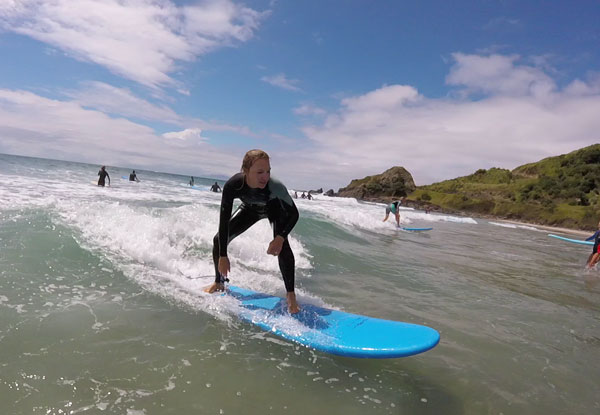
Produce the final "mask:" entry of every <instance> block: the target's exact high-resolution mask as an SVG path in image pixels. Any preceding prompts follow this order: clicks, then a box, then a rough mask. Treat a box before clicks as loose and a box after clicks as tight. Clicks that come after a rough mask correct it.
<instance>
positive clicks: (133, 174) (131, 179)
mask: <svg viewBox="0 0 600 415" xmlns="http://www.w3.org/2000/svg"><path fill="white" fill-rule="evenodd" d="M129 181H130V182H139V181H140V179H138V177H137V174H135V170H134V171H132V172H131V174H130V175H129Z"/></svg>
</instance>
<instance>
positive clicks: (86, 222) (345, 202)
mask: <svg viewBox="0 0 600 415" xmlns="http://www.w3.org/2000/svg"><path fill="white" fill-rule="evenodd" d="M98 168H99V166H95V165H88V164H80V163H72V162H64V161H55V160H44V159H35V158H25V157H17V156H7V155H0V413H2V414H127V415H143V414H148V415H150V414H250V415H252V414H268V413H272V414H299V415H300V414H302V415H306V414H357V415H358V414H483V413H485V414H538V413H552V414H563V413H579V414H587V413H598V412H600V396H599V394H598V384H600V359H599V358H598V357H599V356H600V321H599V320H600V318H599V317H600V285H599V284H598V282H600V277H599V274H598V272H597V271H592V272H586V271H584V270H583V267H584V264H585V260H586V258H587V256H588V255H589V253H590V252H591V249H590V247H585V246H579V245H575V244H568V243H566V242H562V241H558V240H553V239H551V238H548V237H547V232H546V231H544V230H542V229H540V228H538V227H535V226H526V225H513V224H506V223H503V222H498V221H491V222H488V221H486V220H482V219H474V218H468V217H457V216H451V215H442V214H434V213H431V214H426V213H424V212H420V211H416V210H410V209H402V210H401V217H402V224H403V225H405V226H415V227H429V226H431V227H433V228H434V229H433V230H432V231H430V232H423V233H411V232H403V231H399V230H397V229H396V227H395V223H394V218H393V217H390V219H389V220H388V221H387V222H383V220H382V219H383V217H384V215H385V206H384V205H380V204H374V203H360V202H357V201H356V200H354V199H347V198H329V197H326V196H320V195H318V196H316V197H315V199H314V200H310V201H309V200H303V199H298V200H296V204H297V206H298V209H299V211H300V219H299V221H298V224H297V225H296V227H295V228H294V230H293V232H292V234H291V235H290V244H291V246H292V249H293V251H294V254H295V257H296V286H297V295H298V297H299V299H300V301H301V302H310V303H314V304H318V305H322V306H326V307H332V308H336V309H340V310H344V311H347V312H351V313H356V314H364V315H368V316H373V317H378V318H384V319H391V320H399V321H406V322H411V323H417V324H424V325H427V326H430V327H433V328H435V329H436V330H438V331H439V332H440V334H441V342H440V344H439V345H438V346H437V347H436V348H434V349H433V350H430V351H428V352H426V353H423V354H421V355H417V356H412V357H407V358H402V359H383V360H372V359H355V358H344V357H338V356H333V355H328V354H325V353H322V352H317V351H314V350H311V349H308V348H305V347H303V346H300V345H297V344H294V343H290V342H287V341H284V340H283V339H281V338H278V337H276V336H274V335H272V334H270V333H266V332H263V331H261V330H260V329H258V328H257V327H255V326H253V325H250V324H248V323H245V322H243V321H241V320H240V319H238V318H237V317H236V312H237V309H236V307H237V304H236V303H235V301H233V300H232V299H231V298H227V297H222V296H220V295H208V294H204V293H203V292H202V288H203V287H205V286H207V285H208V284H210V283H211V281H212V280H213V278H214V277H213V275H214V268H213V264H212V254H211V253H212V240H213V237H214V235H215V233H216V231H217V227H218V220H219V219H218V215H219V204H220V197H221V195H220V194H218V193H212V192H210V191H207V190H208V188H209V186H210V185H211V184H212V183H213V182H214V180H213V179H202V178H196V187H197V188H191V187H189V186H186V184H187V182H188V180H189V177H187V176H179V175H174V174H167V173H157V172H150V171H142V170H137V173H138V177H139V179H140V183H135V182H129V181H128V180H124V179H122V178H121V176H128V174H129V172H130V170H128V169H126V168H117V167H108V168H107V170H108V172H109V174H110V175H111V179H112V181H111V186H110V187H104V188H102V187H98V186H96V185H94V184H93V182H95V181H96V180H97V172H98ZM233 173H234V172H232V174H233ZM273 173H274V175H275V176H276V175H277V171H276V170H274V171H273ZM221 184H222V182H221ZM203 189H205V190H206V191H204V190H203ZM290 190H291V189H290ZM271 238H272V231H271V229H270V227H269V224H268V222H267V221H261V222H259V223H257V224H256V225H255V226H254V227H252V228H251V229H250V230H249V231H247V232H246V233H244V234H243V235H241V236H240V237H238V238H237V239H236V240H234V241H233V242H232V243H231V245H230V249H229V255H230V259H231V274H230V279H231V282H232V283H234V284H235V285H238V286H241V287H245V288H248V289H251V290H255V291H261V292H266V293H269V294H275V295H280V296H283V295H284V294H285V293H284V287H283V282H282V280H281V277H280V274H279V269H278V264H277V260H276V258H274V257H272V256H269V255H267V254H266V249H267V246H268V244H269V242H270V240H271ZM285 318H286V317H284V318H283V320H282V321H280V322H279V323H280V324H286V320H285ZM287 319H288V320H287V321H289V324H290V329H294V327H293V325H294V324H295V320H293V319H291V318H289V317H287Z"/></svg>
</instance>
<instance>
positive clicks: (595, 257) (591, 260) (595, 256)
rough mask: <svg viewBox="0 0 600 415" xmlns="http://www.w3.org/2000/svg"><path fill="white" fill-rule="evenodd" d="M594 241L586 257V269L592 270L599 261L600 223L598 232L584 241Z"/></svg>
mask: <svg viewBox="0 0 600 415" xmlns="http://www.w3.org/2000/svg"><path fill="white" fill-rule="evenodd" d="M591 240H593V241H594V247H593V248H592V253H591V254H590V256H589V257H588V260H587V263H586V268H593V267H594V266H595V265H596V264H597V263H598V261H600V222H599V223H598V230H597V231H596V232H595V233H594V234H593V235H592V236H590V237H589V238H587V239H586V241H591Z"/></svg>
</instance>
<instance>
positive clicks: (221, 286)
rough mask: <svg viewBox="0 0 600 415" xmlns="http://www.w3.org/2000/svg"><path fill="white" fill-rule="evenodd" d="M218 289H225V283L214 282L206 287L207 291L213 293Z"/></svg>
mask: <svg viewBox="0 0 600 415" xmlns="http://www.w3.org/2000/svg"><path fill="white" fill-rule="evenodd" d="M217 291H225V285H224V284H219V283H218V282H215V283H213V284H212V285H209V286H208V287H206V288H205V289H204V292H205V293H209V294H212V293H214V292H217Z"/></svg>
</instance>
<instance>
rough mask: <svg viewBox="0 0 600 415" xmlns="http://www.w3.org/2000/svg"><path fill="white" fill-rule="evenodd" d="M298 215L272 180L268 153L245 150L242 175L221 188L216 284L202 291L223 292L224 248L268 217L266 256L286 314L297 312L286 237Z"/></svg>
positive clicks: (215, 242)
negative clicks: (274, 260)
mask: <svg viewBox="0 0 600 415" xmlns="http://www.w3.org/2000/svg"><path fill="white" fill-rule="evenodd" d="M234 199H240V200H241V201H242V204H241V205H240V207H239V208H238V209H237V210H236V211H235V212H234V213H233V215H232V214H231V211H232V208H233V200H234ZM298 216H299V215H298V209H297V208H296V205H295V204H294V201H293V200H292V198H291V197H290V195H289V193H288V191H287V189H286V187H285V186H284V185H283V184H282V183H281V182H280V181H279V180H276V179H275V178H273V177H271V165H270V162H269V156H268V154H267V153H265V152H264V151H262V150H250V151H248V152H247V153H246V155H245V156H244V160H243V162H242V169H241V172H240V173H237V174H235V175H233V176H232V177H231V178H230V179H229V180H228V181H227V182H226V183H225V185H223V195H222V197H221V213H220V218H219V231H218V233H217V234H216V235H215V237H214V239H213V261H214V265H215V282H214V283H213V284H212V285H211V286H209V287H207V288H205V290H204V291H206V292H208V293H213V292H215V291H223V290H224V289H225V286H224V282H225V281H227V274H228V273H229V271H230V263H229V258H228V257H227V246H228V245H229V243H230V242H231V241H232V240H233V239H234V238H235V237H237V236H239V235H240V234H242V233H243V232H244V231H246V230H247V229H248V228H250V227H251V226H252V225H254V224H255V223H256V222H257V221H259V220H260V219H265V218H267V219H269V222H271V225H272V227H273V240H272V241H271V243H269V247H268V248H267V254H269V255H274V256H277V257H278V260H279V269H280V270H281V275H282V276H283V282H284V284H285V290H286V292H287V298H286V299H287V305H288V310H289V312H290V313H292V314H293V313H297V312H299V311H300V307H299V306H298V303H297V301H296V294H295V292H294V273H295V260H294V253H293V252H292V249H291V248H290V244H289V242H288V235H289V233H290V232H291V231H292V229H293V228H294V226H295V225H296V222H297V221H298Z"/></svg>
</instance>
